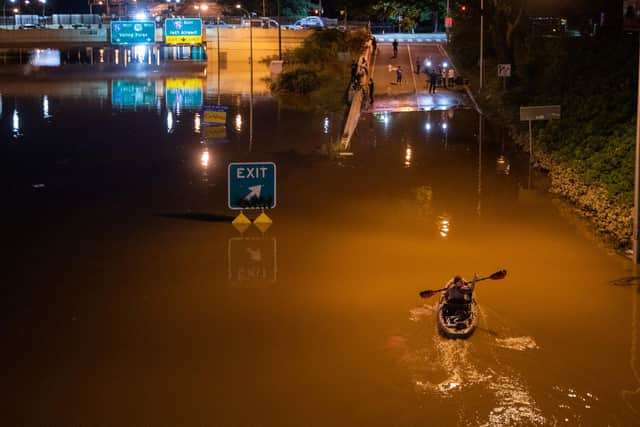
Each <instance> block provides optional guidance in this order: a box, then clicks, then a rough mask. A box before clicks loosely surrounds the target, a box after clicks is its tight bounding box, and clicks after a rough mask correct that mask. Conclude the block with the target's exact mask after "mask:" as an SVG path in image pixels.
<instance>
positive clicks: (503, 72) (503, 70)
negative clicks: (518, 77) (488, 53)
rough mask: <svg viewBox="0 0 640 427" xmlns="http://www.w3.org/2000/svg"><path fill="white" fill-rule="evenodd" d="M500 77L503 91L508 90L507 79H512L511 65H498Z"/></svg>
mask: <svg viewBox="0 0 640 427" xmlns="http://www.w3.org/2000/svg"><path fill="white" fill-rule="evenodd" d="M498 77H502V90H504V91H506V90H507V77H511V64H498Z"/></svg>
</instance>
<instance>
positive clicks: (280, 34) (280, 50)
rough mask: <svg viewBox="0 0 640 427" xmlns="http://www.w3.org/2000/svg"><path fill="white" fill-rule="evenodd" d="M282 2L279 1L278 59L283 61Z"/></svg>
mask: <svg viewBox="0 0 640 427" xmlns="http://www.w3.org/2000/svg"><path fill="white" fill-rule="evenodd" d="M281 1H282V0H278V59H279V60H281V61H282V25H280V20H281V19H282V18H281V16H280V13H281V12H280V2H281Z"/></svg>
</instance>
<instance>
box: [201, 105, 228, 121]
mask: <svg viewBox="0 0 640 427" xmlns="http://www.w3.org/2000/svg"><path fill="white" fill-rule="evenodd" d="M228 115H229V107H227V106H226V105H205V106H204V107H202V118H203V120H202V121H203V124H205V125H214V126H225V125H226V124H227V117H228Z"/></svg>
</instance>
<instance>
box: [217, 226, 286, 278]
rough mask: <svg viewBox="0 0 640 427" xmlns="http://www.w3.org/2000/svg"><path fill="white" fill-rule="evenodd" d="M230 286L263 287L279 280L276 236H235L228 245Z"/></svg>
mask: <svg viewBox="0 0 640 427" xmlns="http://www.w3.org/2000/svg"><path fill="white" fill-rule="evenodd" d="M227 257H228V259H227V261H228V275H229V276H228V278H229V286H231V287H237V288H263V287H266V286H268V285H270V284H272V283H274V282H275V281H276V280H277V273H278V262H277V259H278V258H277V245H276V238H275V237H271V238H265V237H233V238H231V239H229V242H228V246H227Z"/></svg>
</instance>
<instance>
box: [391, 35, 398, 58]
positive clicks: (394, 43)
mask: <svg viewBox="0 0 640 427" xmlns="http://www.w3.org/2000/svg"><path fill="white" fill-rule="evenodd" d="M391 45H392V46H393V57H394V58H397V57H398V39H393V43H391Z"/></svg>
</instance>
